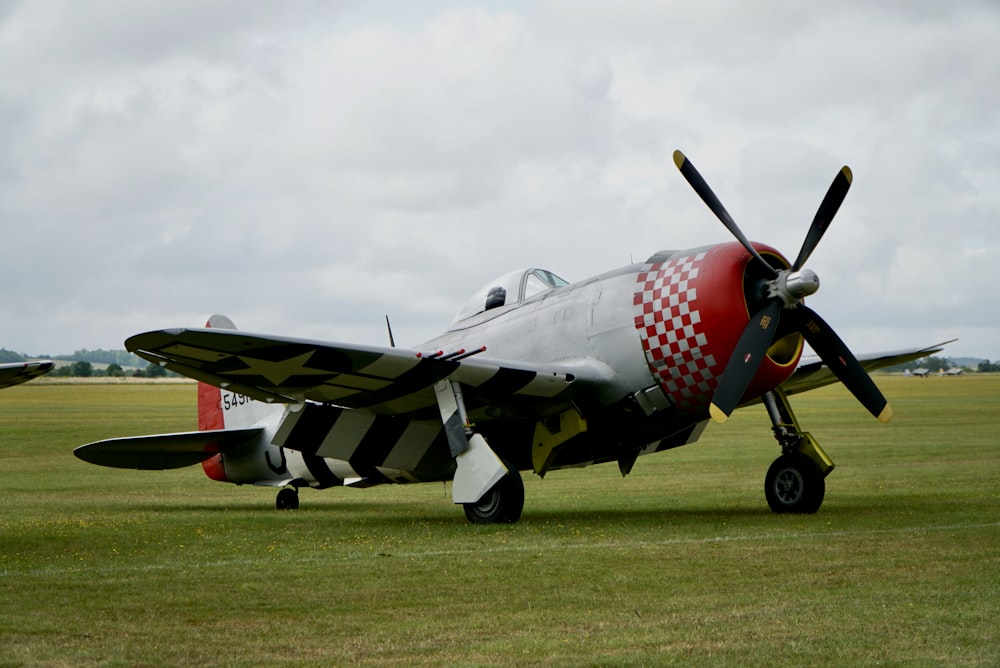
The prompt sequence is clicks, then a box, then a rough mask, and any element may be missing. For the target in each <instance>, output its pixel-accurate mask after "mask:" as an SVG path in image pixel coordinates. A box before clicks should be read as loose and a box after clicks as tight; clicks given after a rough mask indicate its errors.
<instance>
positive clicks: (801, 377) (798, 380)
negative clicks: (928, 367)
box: [781, 339, 956, 394]
mask: <svg viewBox="0 0 1000 668" xmlns="http://www.w3.org/2000/svg"><path fill="white" fill-rule="evenodd" d="M955 340H956V339H952V341H955ZM952 341H945V342H944V343H939V344H937V345H933V346H928V347H926V348H911V349H908V350H895V351H892V352H886V353H870V354H867V355H858V356H857V357H858V361H859V362H860V363H861V366H862V367H864V369H865V371H874V370H875V369H883V368H885V367H887V366H894V365H896V364H903V363H904V362H910V361H913V360H918V359H920V358H921V357H927V356H928V355H933V354H934V353H936V352H939V351H941V350H943V349H944V347H945V346H946V345H948V344H949V343H951V342H952ZM837 382H839V381H838V380H837V377H836V376H835V375H833V371H831V370H830V368H829V367H828V366H826V364H824V363H823V362H822V360H819V359H817V358H803V360H802V361H801V362H800V363H799V366H798V368H797V369H796V370H795V373H793V374H792V377H791V378H789V379H788V380H786V381H785V382H784V383H782V384H781V389H782V390H784V391H785V394H798V393H799V392H807V391H809V390H815V389H816V388H819V387H823V386H824V385H832V384H833V383H837Z"/></svg>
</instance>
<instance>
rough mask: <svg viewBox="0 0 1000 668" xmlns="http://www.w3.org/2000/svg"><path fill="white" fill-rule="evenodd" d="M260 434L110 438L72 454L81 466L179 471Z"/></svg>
mask: <svg viewBox="0 0 1000 668" xmlns="http://www.w3.org/2000/svg"><path fill="white" fill-rule="evenodd" d="M263 431H264V430H263V429H261V428H253V429H219V430H213V431H189V432H182V433H177V434H154V435H152V436H131V437H126V438H111V439H108V440H106V441H96V442H94V443H88V444H87V445H81V446H80V447H78V448H76V449H75V450H73V454H74V455H76V456H77V457H79V458H80V459H82V460H83V461H85V462H90V463H91V464H97V465H99V466H110V467H112V468H118V469H142V470H146V471H162V470H165V469H179V468H183V467H185V466H192V465H194V464H198V463H200V462H202V461H204V460H206V459H208V458H209V457H212V456H214V455H216V454H218V453H220V452H226V451H227V450H233V449H235V448H238V447H240V446H241V445H244V444H245V443H247V442H248V441H250V440H252V439H253V438H255V437H256V436H258V435H260V433H261V432H263Z"/></svg>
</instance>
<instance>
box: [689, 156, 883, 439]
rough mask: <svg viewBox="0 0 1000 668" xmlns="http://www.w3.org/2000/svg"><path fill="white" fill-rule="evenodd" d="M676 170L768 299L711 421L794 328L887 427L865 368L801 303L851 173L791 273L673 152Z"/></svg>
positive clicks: (829, 196) (839, 178)
mask: <svg viewBox="0 0 1000 668" xmlns="http://www.w3.org/2000/svg"><path fill="white" fill-rule="evenodd" d="M674 164H676V165H677V168H678V169H679V170H680V172H681V174H682V175H683V176H684V178H685V179H686V180H687V182H688V183H689V184H690V185H691V187H692V188H693V189H694V191H695V192H696V193H697V194H698V196H699V197H700V198H701V199H702V201H704V202H705V204H707V205H708V208H709V209H711V211H712V213H714V214H715V216H716V218H718V219H719V220H720V221H722V224H723V225H725V226H726V229H728V230H729V232H730V233H731V234H732V235H733V236H734V237H736V239H737V241H739V242H740V244H742V245H743V247H744V248H745V249H746V250H747V252H748V253H750V255H751V256H752V258H753V260H754V261H756V262H757V263H758V265H759V268H760V270H761V272H762V274H763V278H762V279H760V280H761V281H762V282H763V287H764V289H765V294H766V303H765V304H764V306H763V307H761V308H760V309H759V310H758V311H757V312H756V313H755V314H754V315H753V316H752V317H751V318H750V322H749V323H748V324H747V326H746V328H745V329H744V330H743V334H742V335H740V339H739V341H738V342H737V343H736V347H735V348H734V349H733V353H732V355H731V356H730V357H729V362H728V363H727V364H726V368H725V371H723V373H722V377H721V378H720V379H719V385H718V387H717V388H716V390H715V395H714V396H713V397H712V405H711V406H710V407H709V413H710V414H711V416H712V419H714V420H715V421H716V422H725V421H726V419H728V418H729V416H730V415H731V414H732V412H733V411H734V410H736V406H737V405H738V404H739V402H740V399H741V398H742V397H743V394H744V393H745V392H746V390H747V387H749V385H750V382H751V381H752V380H753V377H754V375H756V373H757V369H759V368H760V365H761V363H762V362H763V361H764V357H765V356H766V355H767V350H768V348H770V347H771V344H772V343H774V340H775V338H776V335H777V333H778V331H779V325H784V327H783V328H782V329H783V331H785V332H787V331H788V330H787V327H788V326H789V325H790V326H791V327H792V328H793V329H794V330H795V331H797V332H799V333H800V334H802V336H803V337H805V340H806V341H808V342H809V345H810V346H812V349H813V350H814V351H815V352H816V354H817V355H819V357H820V359H821V360H823V363H824V364H826V365H827V367H829V368H830V370H831V371H832V372H833V373H834V374H835V375H836V376H837V378H838V379H839V380H840V381H841V382H842V383H843V384H844V386H845V387H847V389H848V390H850V392H851V394H853V395H854V396H855V397H856V398H857V399H858V401H860V402H861V404H862V405H863V406H864V407H865V408H866V409H867V410H868V412H870V413H871V414H872V415H874V416H875V417H877V418H878V420H879V421H880V422H888V421H889V419H890V418H891V417H892V409H891V408H890V407H889V403H888V401H886V399H885V397H884V396H882V393H881V392H880V391H879V389H878V387H876V386H875V383H874V382H873V381H872V379H871V378H870V377H869V376H868V373H867V372H866V371H865V369H864V367H862V366H861V363H860V362H858V360H857V358H855V357H854V355H853V354H852V353H851V351H850V350H848V348H847V346H846V345H845V344H844V342H843V341H842V340H841V339H840V337H839V336H837V334H836V333H835V332H834V331H833V329H831V328H830V326H829V325H828V324H826V322H825V321H824V320H823V319H822V318H820V317H819V315H818V314H817V313H816V312H815V311H813V310H812V309H810V308H809V307H807V306H806V305H805V304H803V303H802V300H803V298H805V297H807V296H809V295H811V294H813V293H815V292H816V291H817V290H818V289H819V277H817V276H816V274H815V273H813V272H812V271H810V270H808V269H803V268H802V267H803V265H804V264H805V263H806V260H808V259H809V256H810V255H812V252H813V251H814V250H815V249H816V246H817V245H818V244H819V241H820V239H822V238H823V235H824V234H825V233H826V230H827V229H828V228H829V226H830V221H832V220H833V217H834V216H835V215H836V213H837V211H838V210H839V209H840V205H841V204H842V203H843V201H844V198H845V197H846V196H847V191H848V189H849V188H850V187H851V180H852V178H853V175H852V174H851V170H850V168H849V167H847V166H846V165H845V166H844V167H842V168H841V169H840V171H838V172H837V175H836V176H835V177H834V179H833V183H831V184H830V188H829V189H828V190H827V193H826V196H825V197H824V198H823V201H822V202H821V203H820V205H819V209H818V210H817V211H816V215H815V216H814V217H813V221H812V224H811V225H810V226H809V231H808V232H807V233H806V237H805V240H804V241H803V242H802V247H801V248H800V249H799V254H798V256H797V257H796V258H795V262H794V263H793V264H792V267H791V269H776V268H775V267H773V266H772V265H770V264H769V263H768V262H767V261H766V260H765V259H764V258H763V257H761V255H760V253H758V252H757V249H755V248H754V247H753V245H751V243H750V241H749V240H747V238H746V236H744V234H743V232H742V231H741V230H740V228H739V226H738V225H737V224H736V221H734V220H733V217H732V216H730V215H729V212H728V211H726V208H725V207H724V206H722V202H720V201H719V198H718V197H716V196H715V193H714V192H712V189H711V188H710V187H709V185H708V183H707V182H706V181H705V179H704V178H703V177H702V175H701V174H700V173H699V172H698V170H697V169H695V166H694V165H693V164H692V163H691V161H690V160H688V159H687V157H686V156H685V155H684V154H683V153H681V152H680V151H674Z"/></svg>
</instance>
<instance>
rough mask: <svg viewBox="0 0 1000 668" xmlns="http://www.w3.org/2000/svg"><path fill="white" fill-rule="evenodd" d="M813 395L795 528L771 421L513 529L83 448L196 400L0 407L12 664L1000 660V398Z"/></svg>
mask: <svg viewBox="0 0 1000 668" xmlns="http://www.w3.org/2000/svg"><path fill="white" fill-rule="evenodd" d="M877 381H878V383H879V385H880V386H881V387H882V389H883V391H884V392H885V394H886V395H887V396H888V397H889V399H890V401H891V402H892V404H893V407H894V409H895V417H894V419H893V422H892V423H891V424H889V425H880V424H878V423H877V422H876V421H875V420H874V419H872V418H871V417H869V416H868V415H867V414H866V413H864V411H863V410H862V409H861V408H860V407H859V406H858V405H857V404H856V403H855V402H854V400H853V399H852V398H851V397H850V396H849V395H848V394H847V393H846V391H845V390H843V388H842V387H840V386H833V387H829V388H824V389H822V390H819V391H816V392H812V393H808V394H804V395H799V396H796V397H793V399H792V401H793V405H794V406H795V408H796V411H797V414H798V417H799V419H800V422H801V423H802V425H803V428H805V429H808V430H809V431H810V432H812V433H813V435H814V436H816V438H817V439H818V440H819V442H820V443H821V444H822V445H823V446H824V448H825V449H826V450H827V452H828V453H829V454H830V456H831V457H832V458H833V459H834V461H835V462H836V463H837V469H836V470H835V471H834V472H833V473H832V474H831V475H830V477H829V478H828V479H827V496H826V501H825V503H824V505H823V507H822V508H821V510H820V512H819V513H817V514H816V515H813V516H776V515H773V514H772V513H771V512H770V511H769V510H768V508H767V505H766V502H765V501H764V495H763V491H762V487H763V482H762V481H763V477H764V473H765V471H766V469H767V467H768V465H769V464H770V462H771V461H772V460H773V459H774V457H775V456H776V455H777V454H778V448H777V445H776V444H775V442H774V441H773V439H772V437H771V435H770V424H769V422H768V420H767V418H766V415H765V414H764V412H763V410H762V409H761V408H759V407H755V408H750V409H745V410H742V411H739V412H737V413H736V415H735V416H734V417H733V419H732V420H730V422H729V423H727V424H725V425H721V426H716V425H712V426H710V427H709V428H708V430H707V431H706V432H705V435H704V437H703V439H702V441H700V442H699V443H697V444H695V445H693V446H688V447H684V448H680V449H678V450H675V451H672V452H667V453H661V454H659V455H653V456H650V457H644V458H640V460H639V461H638V462H637V464H636V466H635V469H634V471H633V473H632V474H631V475H630V476H628V477H627V478H624V479H623V478H622V477H621V476H620V475H619V473H618V470H617V467H616V466H614V465H606V466H597V467H591V468H588V469H581V470H573V471H562V472H555V473H551V474H550V475H548V476H547V477H546V478H545V479H544V480H540V479H538V478H537V476H534V475H531V474H527V473H526V474H525V486H526V502H525V509H524V515H523V517H522V519H521V521H520V522H519V523H518V524H516V525H512V526H487V527H481V526H472V525H469V524H468V523H467V522H466V520H465V516H464V514H463V513H462V511H461V508H459V507H456V506H453V505H452V504H451V502H450V488H448V487H447V486H445V485H440V484H437V485H416V486H405V487H404V486H393V487H381V488H374V489H368V490H353V489H333V490H326V491H314V490H303V492H302V494H301V499H302V507H301V508H300V509H299V510H298V511H294V512H288V511H285V512H278V511H275V510H274V509H273V502H274V492H275V491H274V490H272V489H262V488H254V487H236V486H233V485H224V484H220V483H216V482H213V481H210V480H208V479H207V478H205V477H204V476H203V474H202V472H201V470H200V468H198V467H193V468H189V469H183V470H179V471H164V472H144V471H120V470H114V469H106V468H100V467H96V466H92V465H89V464H85V463H83V462H81V461H79V460H77V459H76V458H74V457H73V455H72V449H73V448H74V447H75V446H77V445H81V444H83V443H87V442H89V441H92V440H98V439H101V438H109V437H113V436H126V435H135V434H145V433H157V432H167V431H184V430H190V429H194V428H195V424H196V417H195V406H194V404H195V388H194V386H193V385H137V384H136V385H133V384H131V383H129V384H119V385H112V384H109V385H58V384H49V383H45V382H44V379H43V380H42V381H36V382H33V383H29V384H26V385H22V386H18V387H14V388H10V389H7V390H4V391H2V392H0V473H2V476H0V479H2V485H3V488H2V490H0V494H2V496H0V498H2V501H0V503H2V506H0V507H2V511H3V512H2V513H0V648H2V652H0V665H5V666H6V665H22V664H23V665H39V664H41V665H67V666H70V665H71V666H79V665H111V666H114V665H181V664H186V665H194V664H200V665H308V664H333V663H336V664H346V663H352V664H359V665H426V666H452V665H460V666H478V665H481V666H509V665H541V664H545V665H562V666H577V665H594V666H602V665H604V666H619V665H636V666H639V665H647V666H660V665H672V664H673V665H689V664H699V665H701V664H708V665H739V666H747V665H761V666H764V665H767V666H770V665H780V664H785V665H801V664H804V663H809V664H811V665H815V666H827V665H829V666H843V665H876V664H883V665H903V666H908V665H920V666H922V665H983V666H988V665H998V664H1000V638H998V633H997V628H998V622H997V620H998V619H1000V444H998V439H1000V437H998V434H1000V376H997V375H994V376H984V375H979V376H974V375H968V376H963V377H958V378H928V379H925V380H921V379H916V378H902V377H890V376H878V377H877Z"/></svg>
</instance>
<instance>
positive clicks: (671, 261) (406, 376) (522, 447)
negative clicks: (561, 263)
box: [75, 151, 943, 523]
mask: <svg viewBox="0 0 1000 668" xmlns="http://www.w3.org/2000/svg"><path fill="white" fill-rule="evenodd" d="M674 161H675V163H676V165H677V167H678V168H679V169H680V171H681V174H682V175H683V176H684V177H685V178H686V179H687V181H688V182H689V184H690V185H691V186H692V187H693V188H694V190H695V191H696V192H697V194H698V195H699V196H700V197H701V198H702V200H704V202H705V203H706V204H707V205H708V206H709V208H710V209H711V210H712V212H713V213H714V214H715V215H716V216H717V217H718V218H719V219H720V220H721V221H722V222H723V224H724V225H725V226H726V227H727V228H728V229H729V231H730V232H731V233H732V234H733V235H734V236H735V237H736V239H737V242H738V243H737V242H730V243H723V244H718V245H712V246H704V247H701V248H695V249H691V250H682V251H662V252H659V253H656V254H654V255H653V256H651V257H650V258H649V259H648V260H646V261H645V262H642V263H639V264H633V265H630V266H626V267H622V268H620V269H616V270H612V271H609V272H607V273H604V274H601V275H599V276H595V277H593V278H589V279H587V280H584V281H580V282H578V283H573V284H570V283H567V282H566V281H564V280H563V279H561V278H559V277H558V276H556V275H555V274H553V273H551V272H549V271H545V270H541V269H524V270H520V271H515V272H512V273H509V274H506V275H504V276H501V277H500V278H498V279H496V280H494V281H491V282H490V283H488V284H487V285H486V286H484V287H483V289H481V290H480V291H478V292H476V293H475V294H474V295H473V297H472V298H471V299H470V300H469V301H468V303H467V304H466V305H465V306H464V307H463V308H462V309H461V310H460V311H459V313H458V315H457V317H456V319H455V321H454V322H453V323H452V325H451V327H450V328H449V329H448V331H446V332H445V333H444V334H442V335H441V336H439V337H437V338H435V339H433V340H431V341H428V342H427V343H425V344H423V345H421V346H418V347H417V348H416V349H413V350H407V349H403V348H397V347H382V346H375V345H360V344H345V343H330V342H322V341H311V340H304V339H294V338H287V337H282V336H270V335H260V334H249V333H243V332H239V331H236V329H235V326H234V325H233V323H232V321H230V320H229V319H228V318H225V317H222V316H213V317H212V318H211V319H210V320H209V322H208V325H207V327H205V328H200V329H185V328H179V329H165V330H160V331H151V332H147V333H144V334H137V335H135V336H132V337H131V338H129V339H128V340H127V341H126V342H125V345H126V347H127V348H128V350H130V351H132V352H134V353H136V354H137V355H139V356H141V357H143V358H144V359H146V360H148V361H150V362H151V363H153V364H158V365H160V366H163V367H165V368H167V369H169V370H171V371H175V372H177V373H180V374H182V375H185V376H188V377H189V378H193V379H195V380H198V381H199V382H200V385H199V389H198V405H199V411H198V415H199V431H196V432H186V433H178V434H164V435H154V436H143V437H131V438H118V439H111V440H105V441H98V442H95V443H90V444H87V445H83V446H80V447H78V448H77V449H76V450H75V454H76V456H77V457H79V458H80V459H83V460H85V461H88V462H92V463H95V464H100V465H104V466H114V467H120V468H136V469H167V468H174V467H181V466H188V465H192V464H196V463H198V462H201V463H202V466H203V468H204V470H205V472H206V473H207V474H208V476H209V477H210V478H213V479H215V480H220V481H226V482H233V483H236V484H245V483H250V484H257V485H273V486H277V487H281V488H282V489H281V491H279V493H278V497H277V501H276V505H277V506H278V507H279V508H295V507H297V506H298V503H299V500H298V491H297V490H298V488H300V487H314V488H326V487H335V486H353V487H367V486H371V485H378V484H384V483H411V482H429V481H443V480H445V481H446V480H452V481H453V484H452V500H453V501H454V503H456V504H461V505H462V506H463V507H464V509H465V513H466V516H467V517H468V519H469V520H470V521H471V522H475V523H495V522H515V521H517V520H518V519H519V517H520V515H521V511H522V508H523V505H524V486H523V483H522V480H521V476H520V473H519V471H522V470H531V471H534V472H535V473H536V474H538V475H539V476H544V475H546V474H547V473H549V472H550V471H556V470H561V469H567V468H574V467H580V466H587V465H590V464H598V463H603V462H617V463H618V467H619V469H620V471H621V473H622V474H623V475H627V474H628V473H629V472H630V471H631V470H632V467H633V465H634V463H635V461H636V459H637V458H638V457H639V456H640V455H648V454H651V453H654V452H660V451H663V450H669V449H671V448H675V447H678V446H681V445H686V444H689V443H694V442H695V441H696V440H698V437H699V436H700V435H701V434H702V431H703V430H704V429H705V426H706V424H707V423H708V421H709V419H710V417H711V418H714V419H715V420H716V421H718V422H724V421H725V420H726V419H727V418H728V417H729V416H730V414H731V413H732V412H733V410H735V409H736V408H737V407H739V406H744V405H748V404H752V403H759V402H763V404H764V405H765V407H766V410H767V414H768V416H769V417H770V420H771V422H772V425H773V431H774V434H775V438H776V440H777V441H778V444H779V446H780V449H781V453H782V454H781V456H779V457H778V458H777V459H776V460H775V462H774V464H772V466H771V467H770V469H769V470H768V472H767V475H766V477H765V490H764V491H765V497H766V499H767V501H768V504H769V505H770V507H771V509H772V510H773V511H774V512H778V513H788V512H793V513H813V512H815V511H816V510H818V509H819V507H820V505H821V503H822V501H823V497H824V494H825V488H826V487H825V477H826V475H827V474H828V473H829V472H830V471H831V470H832V469H833V463H832V461H831V460H830V459H829V457H828V456H827V455H826V453H824V452H823V450H822V449H821V448H820V447H819V444H818V443H817V442H816V441H815V439H813V438H812V437H811V436H810V435H809V434H808V433H806V432H804V431H802V430H801V429H800V428H799V425H798V422H797V420H796V419H795V416H794V414H793V413H792V409H791V406H790V405H789V402H788V396H789V395H793V394H795V393H798V392H803V391H806V390H810V389H813V388H816V387H820V386H823V385H827V384H830V383H833V382H836V381H837V380H838V379H839V380H840V381H841V382H842V383H844V385H845V386H846V387H847V388H848V389H849V390H850V391H851V392H852V393H853V394H854V395H855V396H856V397H857V398H858V400H859V401H860V402H861V404H862V405H863V406H864V407H865V408H866V409H867V410H868V411H869V412H871V413H872V414H873V415H874V416H876V417H878V419H879V420H881V421H888V419H889V418H890V417H891V414H892V411H891V410H890V408H889V405H888V403H887V401H886V400H885V398H884V397H883V396H882V393H881V392H880V391H879V390H878V388H877V387H876V386H875V384H874V383H873V382H872V380H871V378H869V376H868V374H867V372H866V370H872V369H876V368H880V367H883V366H889V365H893V364H900V363H902V362H906V361H910V360H914V359H919V358H921V357H925V356H927V355H928V354H930V353H933V352H937V351H939V350H940V349H941V347H940V346H931V347H928V348H920V349H911V350H903V351H897V352H892V353H885V354H875V355H868V356H862V358H861V359H860V360H858V359H857V358H855V356H854V355H853V354H852V353H851V352H850V351H849V350H848V349H847V347H846V346H845V345H844V343H843V342H842V341H841V339H840V338H839V337H838V336H837V335H836V334H835V333H834V332H833V330H832V329H830V327H829V326H828V325H827V324H826V322H824V321H823V320H822V319H821V318H820V317H819V316H818V315H817V314H816V313H815V312H814V311H813V310H812V309H810V308H809V307H807V306H806V305H805V304H804V303H803V299H804V298H805V297H807V296H808V295H812V294H813V293H815V292H816V290H817V289H818V287H819V279H818V278H817V277H816V274H814V273H813V272H811V271H809V270H808V269H804V268H803V265H804V264H805V262H806V260H807V259H808V257H809V256H810V254H811V253H812V252H813V250H814V249H815V247H816V245H817V243H818V242H819V240H820V238H821V237H822V236H823V234H824V232H825V231H826V229H827V226H828V225H829V224H830V221H831V219H832V218H833V216H834V214H835V213H836V211H837V209H838V208H839V207H840V204H841V202H842V201H843V199H844V196H845V195H846V194H847V190H848V188H849V186H850V183H851V172H850V170H849V169H848V168H847V167H844V168H842V169H841V170H840V171H838V172H837V175H836V177H835V178H834V181H833V184H832V185H831V186H830V188H829V191H828V192H827V194H826V197H825V198H824V199H823V202H822V203H821V204H820V207H819V210H818V211H817V213H816V216H815V218H814V220H813V222H812V225H811V227H810V229H809V231H808V233H807V235H806V238H805V241H804V242H803V244H802V247H801V249H800V250H799V253H798V255H797V257H796V258H795V260H794V261H793V262H788V260H786V259H785V258H784V257H783V256H782V255H781V254H780V253H779V252H778V251H777V250H775V249H774V248H771V247H770V246H766V245H764V244H760V243H753V244H751V243H750V242H749V241H748V240H747V239H746V237H745V236H744V235H743V233H742V232H741V230H740V229H739V228H738V227H737V225H736V223H735V222H734V221H733V219H732V218H731V217H730V215H729V214H728V212H727V211H726V210H725V209H724V208H723V206H722V204H721V203H720V202H719V200H718V199H717V198H716V197H715V194H714V193H713V192H712V191H711V189H710V188H709V186H708V185H707V183H706V182H705V181H704V179H703V178H702V177H701V175H700V174H699V173H698V172H697V171H696V170H695V168H694V166H693V165H692V164H691V162H690V161H688V160H687V159H686V158H685V157H684V155H683V154H682V153H680V152H679V151H677V152H675V154H674ZM804 342H808V343H809V344H810V346H811V347H812V348H813V350H814V351H816V353H817V354H818V356H819V359H816V360H814V361H806V360H801V355H802V351H803V346H804ZM942 345H943V344H942Z"/></svg>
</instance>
